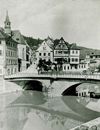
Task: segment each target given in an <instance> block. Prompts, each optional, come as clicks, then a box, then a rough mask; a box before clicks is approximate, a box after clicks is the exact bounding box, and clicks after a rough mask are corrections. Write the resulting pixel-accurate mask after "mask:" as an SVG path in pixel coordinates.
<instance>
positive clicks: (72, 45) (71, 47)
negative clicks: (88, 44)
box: [70, 43, 80, 50]
mask: <svg viewBox="0 0 100 130" xmlns="http://www.w3.org/2000/svg"><path fill="white" fill-rule="evenodd" d="M70 50H80V48H79V47H78V46H77V45H76V43H72V44H70Z"/></svg>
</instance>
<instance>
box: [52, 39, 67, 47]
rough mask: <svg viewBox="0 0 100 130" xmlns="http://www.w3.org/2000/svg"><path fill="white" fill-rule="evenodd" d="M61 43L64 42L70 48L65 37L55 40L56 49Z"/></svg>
mask: <svg viewBox="0 0 100 130" xmlns="http://www.w3.org/2000/svg"><path fill="white" fill-rule="evenodd" d="M60 42H64V43H65V44H66V46H67V47H68V48H69V43H68V42H66V41H65V40H64V39H63V37H61V38H60V39H55V40H54V48H55V47H56V46H57V45H58V44H59V43H60Z"/></svg>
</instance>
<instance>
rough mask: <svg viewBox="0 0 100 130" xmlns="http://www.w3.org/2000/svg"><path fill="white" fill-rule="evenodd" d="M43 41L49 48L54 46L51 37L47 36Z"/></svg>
mask: <svg viewBox="0 0 100 130" xmlns="http://www.w3.org/2000/svg"><path fill="white" fill-rule="evenodd" d="M44 41H45V42H46V43H47V45H48V46H49V47H50V48H51V49H53V47H54V41H53V39H52V38H50V37H49V36H48V37H47V38H46V39H45V40H44Z"/></svg>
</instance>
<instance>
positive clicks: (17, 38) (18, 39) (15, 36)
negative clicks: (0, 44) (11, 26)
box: [12, 30, 26, 45]
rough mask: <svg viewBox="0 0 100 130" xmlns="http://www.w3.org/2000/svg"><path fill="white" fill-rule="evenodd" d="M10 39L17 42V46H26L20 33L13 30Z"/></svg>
mask: <svg viewBox="0 0 100 130" xmlns="http://www.w3.org/2000/svg"><path fill="white" fill-rule="evenodd" d="M12 38H13V39H14V40H15V41H16V42H18V43H19V44H24V45H26V41H25V39H24V37H23V36H22V34H21V33H20V31H19V30H13V31H12Z"/></svg>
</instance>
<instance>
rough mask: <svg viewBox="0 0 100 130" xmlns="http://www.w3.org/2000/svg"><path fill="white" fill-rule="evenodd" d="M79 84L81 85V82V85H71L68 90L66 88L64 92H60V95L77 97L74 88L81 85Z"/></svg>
mask: <svg viewBox="0 0 100 130" xmlns="http://www.w3.org/2000/svg"><path fill="white" fill-rule="evenodd" d="M81 84H83V82H81V83H76V84H74V85H71V86H70V87H69V88H67V89H66V90H64V91H63V92H62V95H63V96H66V95H70V96H77V93H76V88H77V87H78V86H79V85H81Z"/></svg>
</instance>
